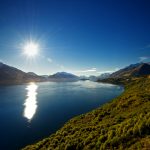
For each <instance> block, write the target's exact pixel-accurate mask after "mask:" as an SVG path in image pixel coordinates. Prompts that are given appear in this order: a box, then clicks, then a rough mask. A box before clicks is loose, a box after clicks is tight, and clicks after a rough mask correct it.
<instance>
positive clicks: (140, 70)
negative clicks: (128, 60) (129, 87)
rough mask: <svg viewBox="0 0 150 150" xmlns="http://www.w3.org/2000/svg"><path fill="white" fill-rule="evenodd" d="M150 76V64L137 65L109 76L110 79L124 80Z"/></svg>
mask: <svg viewBox="0 0 150 150" xmlns="http://www.w3.org/2000/svg"><path fill="white" fill-rule="evenodd" d="M144 75H150V63H137V64H132V65H130V66H128V67H125V68H123V69H121V70H119V71H116V72H115V73H112V74H111V75H110V78H126V77H139V76H144Z"/></svg>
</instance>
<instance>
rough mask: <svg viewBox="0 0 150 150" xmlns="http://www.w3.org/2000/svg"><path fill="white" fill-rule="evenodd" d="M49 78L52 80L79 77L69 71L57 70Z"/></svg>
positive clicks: (70, 79)
mask: <svg viewBox="0 0 150 150" xmlns="http://www.w3.org/2000/svg"><path fill="white" fill-rule="evenodd" d="M49 80H50V81H77V80H79V77H78V76H76V75H74V74H71V73H67V72H57V73H55V74H53V75H50V76H49Z"/></svg>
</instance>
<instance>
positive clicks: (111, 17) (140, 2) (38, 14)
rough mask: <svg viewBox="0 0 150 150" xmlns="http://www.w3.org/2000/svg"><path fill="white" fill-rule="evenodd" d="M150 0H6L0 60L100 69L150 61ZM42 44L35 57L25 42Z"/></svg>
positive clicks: (42, 70)
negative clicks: (27, 51) (28, 53)
mask: <svg viewBox="0 0 150 150" xmlns="http://www.w3.org/2000/svg"><path fill="white" fill-rule="evenodd" d="M149 8H150V1H149V0H136V1H135V0H105V1H104V0H13V1H12V0H1V1H0V60H1V61H2V62H4V63H7V64H9V65H12V66H14V67H17V68H19V69H21V70H23V71H26V72H28V71H33V72H35V73H37V74H52V73H54V72H57V71H68V72H72V73H75V74H77V75H82V74H83V75H91V74H93V75H99V74H100V73H102V72H111V71H115V70H117V69H119V68H122V67H124V66H127V65H129V64H131V63H137V62H139V61H150V59H149V58H150V9H149ZM29 38H32V40H33V41H35V42H36V43H38V44H39V47H40V48H39V54H38V55H37V56H36V57H34V58H33V59H31V58H28V57H27V56H25V55H23V44H24V43H26V41H28V40H29Z"/></svg>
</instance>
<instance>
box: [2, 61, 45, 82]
mask: <svg viewBox="0 0 150 150" xmlns="http://www.w3.org/2000/svg"><path fill="white" fill-rule="evenodd" d="M42 80H44V78H42V77H40V76H37V75H35V74H33V73H32V74H31V73H25V72H23V71H21V70H19V69H17V68H14V67H11V66H8V65H6V64H3V63H0V84H19V83H25V82H31V81H42Z"/></svg>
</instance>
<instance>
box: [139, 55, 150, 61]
mask: <svg viewBox="0 0 150 150" xmlns="http://www.w3.org/2000/svg"><path fill="white" fill-rule="evenodd" d="M139 59H140V62H142V61H145V60H148V59H150V57H148V56H142V57H139Z"/></svg>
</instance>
